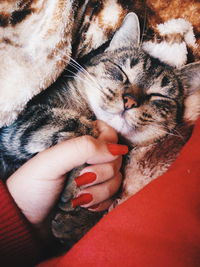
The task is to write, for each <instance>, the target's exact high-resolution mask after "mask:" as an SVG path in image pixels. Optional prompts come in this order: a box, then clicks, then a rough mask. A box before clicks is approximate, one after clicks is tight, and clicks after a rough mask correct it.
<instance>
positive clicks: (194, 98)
mask: <svg viewBox="0 0 200 267" xmlns="http://www.w3.org/2000/svg"><path fill="white" fill-rule="evenodd" d="M178 72H179V77H180V79H181V81H182V85H183V88H184V95H185V111H184V120H185V121H187V122H190V123H194V122H195V121H196V120H197V119H198V117H199V116H200V62H197V63H191V64H188V65H186V66H184V67H182V68H181V69H179V70H178Z"/></svg>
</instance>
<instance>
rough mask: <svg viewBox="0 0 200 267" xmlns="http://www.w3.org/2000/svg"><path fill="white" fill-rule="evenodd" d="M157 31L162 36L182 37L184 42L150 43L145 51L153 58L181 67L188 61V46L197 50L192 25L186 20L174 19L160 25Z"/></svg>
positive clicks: (144, 47)
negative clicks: (177, 35)
mask: <svg viewBox="0 0 200 267" xmlns="http://www.w3.org/2000/svg"><path fill="white" fill-rule="evenodd" d="M157 29H158V31H159V33H160V35H161V36H167V35H169V36H170V35H173V34H174V35H176V34H179V35H180V36H182V39H183V41H182V42H181V43H179V42H167V41H162V42H161V43H157V42H156V41H148V42H145V43H144V44H143V49H144V50H145V51H146V52H147V53H149V54H150V55H151V56H153V57H155V58H158V59H160V60H161V61H162V62H165V63H167V64H168V65H170V66H173V67H177V68H179V67H181V66H183V65H185V63H186V61H187V46H192V47H194V48H197V44H196V39H195V36H194V32H193V27H192V25H191V23H189V22H188V21H186V20H185V19H181V18H180V19H172V20H169V21H167V22H165V23H163V24H159V25H158V26H157Z"/></svg>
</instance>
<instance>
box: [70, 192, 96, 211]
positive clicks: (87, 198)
mask: <svg viewBox="0 0 200 267" xmlns="http://www.w3.org/2000/svg"><path fill="white" fill-rule="evenodd" d="M92 200H93V197H92V195H91V194H89V193H86V194H82V195H80V196H78V197H76V198H74V199H72V207H73V208H75V207H77V206H82V205H85V204H88V203H90V202H91V201H92Z"/></svg>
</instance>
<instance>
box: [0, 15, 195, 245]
mask: <svg viewBox="0 0 200 267" xmlns="http://www.w3.org/2000/svg"><path fill="white" fill-rule="evenodd" d="M102 50H104V51H102ZM99 51H100V52H99ZM82 63H83V64H84V67H82V66H80V65H79V64H78V63H76V62H75V61H73V60H71V63H70V65H71V68H70V69H69V70H68V72H65V73H63V75H62V77H61V78H60V79H59V80H58V81H57V83H56V84H55V85H53V86H51V87H50V88H49V89H48V90H46V91H44V92H43V93H41V94H40V95H39V96H37V97H36V98H35V99H33V100H32V101H31V102H30V103H29V104H28V106H27V108H26V109H25V110H24V112H23V113H21V114H20V116H19V117H18V119H17V120H16V121H15V122H14V123H13V124H11V125H10V126H7V127H4V128H2V129H1V130H0V156H1V160H0V164H1V167H0V169H1V170H2V173H1V176H3V177H4V178H6V177H8V175H10V174H11V173H12V172H13V171H14V170H15V169H16V168H18V167H19V166H20V165H21V164H23V163H24V162H25V161H27V160H28V159H29V158H31V157H33V156H34V155H35V154H36V153H38V152H40V151H42V150H44V149H45V148H48V147H50V146H52V145H54V144H56V143H58V142H61V141H62V140H66V139H70V138H73V137H76V136H80V135H85V134H89V135H93V136H97V131H96V129H94V124H93V120H94V119H96V118H97V119H101V120H103V121H105V122H107V123H109V124H110V125H111V126H112V127H113V128H115V129H116V130H117V132H118V133H119V135H120V136H121V138H122V139H123V141H124V142H126V143H128V144H129V146H130V153H129V156H128V157H127V159H126V164H125V168H124V177H125V178H124V183H123V190H122V195H121V196H120V198H119V199H120V201H124V200H125V199H126V198H128V197H129V196H131V195H132V194H134V193H135V192H137V191H138V190H139V189H141V188H142V187H143V186H144V185H145V184H147V183H149V182H150V181H151V180H152V179H154V178H156V177H157V176H159V175H161V174H162V173H163V172H164V171H166V170H167V168H168V167H169V165H170V164H171V162H172V161H173V160H174V159H175V158H176V156H177V154H178V152H179V151H180V149H181V147H182V146H183V144H184V143H185V142H186V141H187V139H188V138H189V136H190V133H191V121H192V122H194V121H195V119H197V117H198V116H199V111H200V97H199V96H200V86H199V85H200V63H192V64H188V65H186V66H185V67H183V68H181V69H178V70H177V69H174V68H172V67H170V66H168V65H166V64H164V63H162V62H160V61H159V60H158V59H156V58H153V57H151V56H150V55H148V54H147V53H146V52H145V51H143V49H142V45H141V44H140V29H139V21H138V18H137V16H136V15H135V14H134V13H129V14H128V15H127V16H126V17H125V19H124V21H123V24H122V26H121V27H120V28H119V30H118V31H117V32H116V33H115V34H114V36H113V38H112V40H111V41H110V42H109V43H107V45H105V46H103V47H102V48H101V49H100V50H98V51H97V52H96V54H94V53H93V54H92V56H91V57H90V56H88V57H86V58H85V59H84V60H82ZM72 74H73V75H72ZM69 76H72V77H69ZM196 100H197V101H196ZM75 193H76V188H75V185H74V183H73V174H72V176H71V178H70V182H69V184H68V185H66V189H65V191H64V192H63V195H62V196H61V200H60V203H59V210H57V212H56V214H55V218H54V219H53V221H52V231H53V234H54V236H56V237H57V238H59V239H61V240H62V241H64V242H66V243H68V242H69V241H70V242H72V243H73V242H75V241H76V240H78V239H79V238H80V237H81V236H82V235H83V234H84V233H85V232H86V231H87V230H88V228H89V227H91V226H92V225H93V224H94V222H95V221H97V220H98V219H99V217H100V216H101V215H102V214H98V213H93V212H90V211H87V210H85V209H82V208H76V209H74V210H73V209H71V207H70V204H69V203H70V202H69V200H70V199H71V197H72V196H73V194H75Z"/></svg>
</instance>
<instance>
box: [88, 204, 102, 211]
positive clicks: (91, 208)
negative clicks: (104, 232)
mask: <svg viewBox="0 0 200 267" xmlns="http://www.w3.org/2000/svg"><path fill="white" fill-rule="evenodd" d="M99 206H100V204H96V205H93V206H91V207H89V209H90V210H96V209H97V208H98V207H99Z"/></svg>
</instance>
